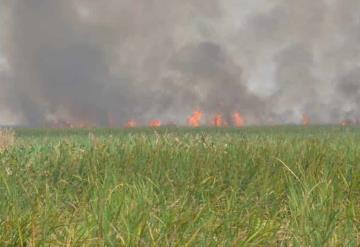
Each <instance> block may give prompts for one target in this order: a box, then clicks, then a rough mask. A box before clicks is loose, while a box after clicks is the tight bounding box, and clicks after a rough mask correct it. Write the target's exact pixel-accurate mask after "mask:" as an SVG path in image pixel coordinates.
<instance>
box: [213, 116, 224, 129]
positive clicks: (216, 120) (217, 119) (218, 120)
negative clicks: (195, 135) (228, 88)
mask: <svg viewBox="0 0 360 247" xmlns="http://www.w3.org/2000/svg"><path fill="white" fill-rule="evenodd" d="M213 125H214V126H215V127H225V126H226V123H225V121H224V119H223V117H222V115H221V114H220V113H218V114H216V115H215V117H214V119H213Z"/></svg>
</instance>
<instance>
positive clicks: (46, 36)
mask: <svg viewBox="0 0 360 247" xmlns="http://www.w3.org/2000/svg"><path fill="white" fill-rule="evenodd" d="M0 5H1V6H3V7H4V8H0V11H1V13H0V14H1V19H0V86H1V88H2V90H1V92H0V115H1V117H0V124H21V125H28V126H42V125H44V124H48V123H51V122H56V121H69V122H86V123H91V124H94V125H97V126H106V125H109V123H110V122H112V123H115V124H116V125H122V124H124V123H126V122H127V121H128V120H129V119H136V120H137V121H139V122H141V123H147V122H149V121H151V120H152V119H154V118H158V119H161V120H162V121H163V122H175V123H177V124H185V123H186V118H187V116H189V115H190V114H191V112H192V111H194V110H196V109H200V110H202V111H204V113H205V116H206V118H207V119H205V120H204V122H207V121H209V119H211V118H212V116H214V115H216V114H217V113H221V114H223V116H224V118H225V119H227V120H228V121H230V118H231V115H232V114H233V113H234V112H241V114H242V115H244V116H245V117H246V119H247V122H248V123H249V124H272V123H284V124H287V123H301V122H302V118H303V115H304V114H306V115H308V116H309V118H310V119H311V121H312V122H314V123H338V122H339V121H342V120H344V119H350V120H353V121H355V120H358V119H360V110H359V106H360V83H359V79H360V67H359V66H360V65H359V62H360V57H359V55H360V54H359V52H360V48H359V47H358V44H359V42H360V31H359V30H360V18H359V11H360V3H359V2H358V1H356V0H318V1H313V0H292V1H288V0H274V1H265V0H221V1H220V0H173V1H168V0H135V1H134V0H107V1H96V0H62V1H58V0H11V1H10V0H0Z"/></svg>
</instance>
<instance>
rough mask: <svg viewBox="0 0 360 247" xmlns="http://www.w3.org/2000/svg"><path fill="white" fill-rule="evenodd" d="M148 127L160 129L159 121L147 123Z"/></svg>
mask: <svg viewBox="0 0 360 247" xmlns="http://www.w3.org/2000/svg"><path fill="white" fill-rule="evenodd" d="M149 125H150V127H160V126H161V121H160V120H157V119H155V120H151V121H150V123H149Z"/></svg>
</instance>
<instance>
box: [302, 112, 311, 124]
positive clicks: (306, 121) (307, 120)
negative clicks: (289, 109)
mask: <svg viewBox="0 0 360 247" xmlns="http://www.w3.org/2000/svg"><path fill="white" fill-rule="evenodd" d="M309 124H310V117H309V116H308V115H306V114H304V115H303V125H304V126H308V125H309Z"/></svg>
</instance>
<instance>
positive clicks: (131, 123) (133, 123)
mask: <svg viewBox="0 0 360 247" xmlns="http://www.w3.org/2000/svg"><path fill="white" fill-rule="evenodd" d="M137 125H138V124H137V122H136V121H135V120H133V119H131V120H129V121H128V122H127V123H126V124H125V128H135V127H136V126H137Z"/></svg>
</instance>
